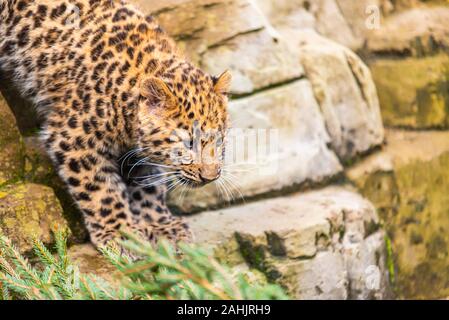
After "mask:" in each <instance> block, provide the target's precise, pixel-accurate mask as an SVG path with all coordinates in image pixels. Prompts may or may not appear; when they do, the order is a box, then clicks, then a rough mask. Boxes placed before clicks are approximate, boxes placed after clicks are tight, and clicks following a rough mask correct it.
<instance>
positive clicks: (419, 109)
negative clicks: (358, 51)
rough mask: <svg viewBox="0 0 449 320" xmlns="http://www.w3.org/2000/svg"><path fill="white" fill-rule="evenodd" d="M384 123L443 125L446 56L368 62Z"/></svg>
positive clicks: (447, 99)
mask: <svg viewBox="0 0 449 320" xmlns="http://www.w3.org/2000/svg"><path fill="white" fill-rule="evenodd" d="M370 68H371V70H372V74H373V77H374V81H375V83H376V85H377V90H378V93H379V100H380V105H381V109H382V116H383V119H384V121H385V125H387V126H395V127H409V128H420V129H422V128H446V127H447V126H448V124H449V117H448V111H447V110H449V57H448V56H447V55H444V54H440V55H437V56H433V57H425V58H406V59H402V60H398V59H381V60H377V61H375V62H373V63H371V64H370Z"/></svg>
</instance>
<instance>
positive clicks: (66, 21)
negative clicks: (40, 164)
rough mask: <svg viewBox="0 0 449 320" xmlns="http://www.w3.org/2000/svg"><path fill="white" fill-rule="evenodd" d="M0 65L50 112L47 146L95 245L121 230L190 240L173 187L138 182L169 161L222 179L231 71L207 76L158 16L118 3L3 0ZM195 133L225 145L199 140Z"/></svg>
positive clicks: (192, 173) (195, 177) (203, 177)
mask: <svg viewBox="0 0 449 320" xmlns="http://www.w3.org/2000/svg"><path fill="white" fill-rule="evenodd" d="M0 68H1V69H2V70H6V71H12V72H13V74H14V79H15V80H16V82H17V85H18V86H19V87H20V89H21V90H22V93H23V95H24V96H27V97H30V98H31V99H32V100H33V101H34V102H35V105H36V108H37V110H38V112H39V113H40V114H41V115H42V116H43V117H44V119H45V122H44V125H43V130H42V139H43V142H44V144H45V146H46V149H47V151H48V153H49V155H50V156H51V158H52V159H53V161H54V164H55V166H56V167H57V169H58V172H59V174H60V176H61V178H62V179H63V180H64V181H65V182H66V184H67V187H68V190H69V191H70V193H71V194H72V196H73V198H74V200H75V201H76V203H77V204H78V206H79V207H80V209H81V210H82V212H83V213H84V218H85V223H86V226H87V228H88V230H89V232H90V237H91V240H92V242H93V243H94V244H95V245H103V244H106V243H108V242H109V241H111V240H114V239H115V238H116V237H117V236H118V230H119V229H121V228H122V227H126V228H129V229H131V230H134V231H136V232H138V233H140V234H141V235H143V236H145V237H147V238H148V239H149V240H151V241H155V240H156V239H158V238H160V237H167V238H169V239H171V240H173V241H179V240H188V239H189V238H190V236H191V235H190V231H189V229H188V226H187V225H186V224H185V222H184V221H183V220H182V219H180V218H178V217H174V216H173V215H172V214H171V213H170V211H169V209H168V208H167V205H166V200H165V196H166V192H167V186H166V185H164V184H162V185H153V184H151V183H146V184H145V183H139V180H137V181H136V180H135V179H133V178H139V177H142V176H157V175H158V174H159V175H163V173H161V170H166V168H169V169H168V170H173V171H174V172H175V173H176V175H177V179H181V180H182V182H183V183H187V184H190V185H193V186H200V185H202V184H204V183H207V182H210V181H212V180H214V179H216V178H218V177H219V175H220V169H221V164H222V160H223V152H224V150H223V147H222V141H223V140H224V138H225V132H226V129H227V114H226V105H227V98H226V92H227V90H228V87H229V82H230V75H229V73H228V72H225V73H224V74H222V75H221V76H220V77H217V78H215V77H212V76H209V75H207V74H205V73H204V72H202V71H201V70H200V69H198V68H196V67H195V66H193V65H192V64H191V63H189V62H188V61H186V59H184V58H183V56H182V55H181V54H180V53H179V52H177V50H176V47H175V44H174V42H173V41H172V40H171V39H170V38H169V37H168V36H167V35H166V34H165V33H164V31H163V30H162V29H161V27H160V26H159V25H158V24H157V23H156V22H155V21H154V20H153V18H152V17H151V16H145V15H143V14H142V13H141V12H139V11H138V10H137V9H136V8H134V7H133V6H132V5H129V4H127V3H126V2H125V1H115V0H37V1H31V0H0ZM197 129H198V130H201V131H204V132H205V131H209V130H212V131H214V132H215V136H217V134H218V136H219V140H221V142H220V143H219V144H217V143H216V141H215V140H212V139H210V138H207V137H205V138H201V139H200V144H201V147H202V148H201V150H202V151H198V149H195V148H192V146H191V144H192V143H193V140H194V139H193V136H194V134H195V132H194V131H195V130H197ZM186 141H188V143H187V144H186ZM210 146H214V148H210ZM217 146H218V148H217ZM129 150H135V152H134V153H133V155H134V156H137V157H138V159H140V161H139V163H140V164H147V165H144V166H137V168H134V166H132V167H133V168H132V169H133V170H130V175H129V179H128V176H126V177H124V175H123V174H122V172H121V165H120V162H119V159H121V156H122V155H123V154H126V152H127V151H129ZM174 150H176V151H175V153H176V155H177V157H173V152H174ZM211 157H212V159H213V160H214V161H212V162H208V161H205V158H211ZM125 158H127V157H125ZM194 159H197V160H198V159H199V161H194ZM142 160H143V161H142ZM148 164H149V165H148Z"/></svg>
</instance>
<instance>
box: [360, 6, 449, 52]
mask: <svg viewBox="0 0 449 320" xmlns="http://www.w3.org/2000/svg"><path fill="white" fill-rule="evenodd" d="M448 19H449V8H447V7H446V8H445V7H430V8H422V7H421V8H416V9H411V10H407V11H404V12H402V13H399V14H397V15H393V16H391V17H390V18H388V19H387V20H386V21H385V22H384V23H382V24H381V28H378V29H374V30H372V32H370V34H369V35H368V36H367V50H369V51H370V52H373V53H377V54H381V53H388V54H392V53H393V54H400V55H403V54H407V55H413V56H424V55H430V54H434V53H436V52H438V51H439V50H444V51H447V48H448V47H449V25H448V23H447V20H448Z"/></svg>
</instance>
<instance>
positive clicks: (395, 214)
mask: <svg viewBox="0 0 449 320" xmlns="http://www.w3.org/2000/svg"><path fill="white" fill-rule="evenodd" d="M448 141H449V133H448V132H437V131H435V132H407V131H398V130H389V131H388V134H387V142H388V144H387V146H386V148H385V149H384V150H383V151H382V152H380V153H378V154H373V155H372V156H370V157H369V158H368V159H366V160H365V161H363V162H361V163H359V164H357V166H356V167H354V168H352V169H351V170H349V171H348V176H349V178H350V179H351V180H352V181H354V183H355V184H356V185H357V186H358V187H359V189H360V191H361V192H362V193H363V194H364V195H365V196H366V197H367V198H368V199H370V200H371V201H372V202H373V203H374V205H375V206H376V207H377V208H378V211H379V215H380V216H381V218H382V219H383V220H384V221H385V226H386V229H387V232H388V235H389V237H390V239H391V245H392V256H393V261H392V262H394V266H395V271H396V272H395V275H394V278H395V284H396V290H395V291H396V292H397V294H398V296H399V297H400V298H407V299H410V298H412V299H416V298H418V299H435V298H441V297H445V296H447V295H448V293H449V274H448V272H447V271H448V270H449V254H448V250H447V248H448V243H449V237H448V230H449V216H448V214H447V212H448V205H449V197H448V195H447V189H448V187H449V186H448V182H447V181H448V179H447V178H448V177H447V172H448V168H449V142H448ZM375 159H377V160H375ZM380 159H383V160H380ZM381 163H383V165H380V164H381Z"/></svg>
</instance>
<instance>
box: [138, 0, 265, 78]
mask: <svg viewBox="0 0 449 320" xmlns="http://www.w3.org/2000/svg"><path fill="white" fill-rule="evenodd" d="M131 2H133V3H134V4H136V5H137V6H138V7H139V8H140V9H142V10H143V12H145V13H151V14H153V15H154V16H155V17H157V19H158V21H159V23H160V24H161V25H162V26H163V28H164V29H165V30H166V31H167V32H168V33H169V34H170V35H171V36H172V37H173V38H174V39H175V40H177V42H178V45H179V47H180V48H181V49H183V50H184V51H185V52H186V54H187V55H188V56H189V58H190V59H192V60H193V61H194V62H196V63H199V60H200V59H201V54H202V53H204V52H206V51H207V50H208V49H209V48H211V47H214V46H216V45H218V44H220V43H221V42H223V41H226V40H228V39H232V38H233V37H235V36H237V35H240V34H245V33H249V32H253V31H256V30H260V29H262V28H263V17H261V16H260V14H258V13H257V12H256V11H254V10H253V8H252V7H251V5H250V3H249V2H248V1H246V0H231V1H229V0H168V1H159V0H132V1H131ZM221 72H223V70H220V73H221Z"/></svg>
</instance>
